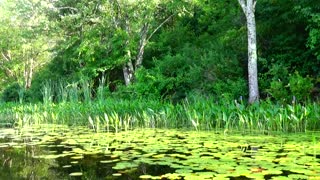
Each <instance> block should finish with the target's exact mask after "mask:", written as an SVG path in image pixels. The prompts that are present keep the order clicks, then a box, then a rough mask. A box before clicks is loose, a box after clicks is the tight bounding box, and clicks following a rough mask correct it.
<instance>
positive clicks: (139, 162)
mask: <svg viewBox="0 0 320 180" xmlns="http://www.w3.org/2000/svg"><path fill="white" fill-rule="evenodd" d="M314 139H316V140H314ZM319 139H320V133H318V132H313V133H310V134H308V133H300V134H287V135H284V134H277V133H274V134H271V133H270V134H269V135H261V134H259V135H255V134H252V133H250V134H243V132H239V133H237V132H232V133H228V135H226V134H225V133H224V132H218V131H215V132H212V131H196V132H195V131H185V130H184V131H181V130H173V129H170V130H165V129H135V130H130V131H121V132H117V133H116V132H99V133H96V132H93V131H91V130H90V129H88V128H86V127H78V126H76V127H67V126H65V127H63V126H60V127H59V128H54V127H53V126H49V125H45V126H39V127H38V126H35V127H33V128H31V127H28V128H24V129H20V131H16V130H8V129H0V154H1V156H0V162H1V163H2V164H3V166H0V179H3V178H8V177H13V178H17V179H19V178H20V179H21V178H27V177H28V174H30V173H34V175H35V177H37V178H40V179H41V178H45V177H49V176H50V177H54V178H55V179H66V178H68V177H69V176H83V177H90V178H93V179H99V178H100V179H103V178H107V179H108V178H109V179H112V178H118V177H119V178H120V177H121V178H124V179H126V178H131V179H137V178H140V179H229V178H230V179H232V178H252V179H308V178H309V179H312V178H315V177H320V156H319V152H320V150H319V147H320V142H319ZM18 162H19V163H18ZM22 162H24V163H22ZM31 167H33V168H31ZM44 167H46V168H44ZM6 168H9V169H12V171H7V170H6ZM22 169H24V170H23V171H22ZM41 169H42V170H41ZM43 169H45V170H43ZM14 171H15V172H14ZM10 172H14V174H15V175H13V174H12V173H11V174H8V173H10Z"/></svg>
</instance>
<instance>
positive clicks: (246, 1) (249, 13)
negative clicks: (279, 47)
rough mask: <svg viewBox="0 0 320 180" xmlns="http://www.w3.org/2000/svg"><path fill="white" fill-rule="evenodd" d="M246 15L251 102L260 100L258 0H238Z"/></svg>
mask: <svg viewBox="0 0 320 180" xmlns="http://www.w3.org/2000/svg"><path fill="white" fill-rule="evenodd" d="M238 2H239V3H240V5H241V8H242V10H243V12H244V14H245V15H246V19H247V28H248V80H249V103H250V104H251V103H253V102H255V101H258V100H259V87H258V67H257V58H258V57H257V37H256V21H255V15H254V13H255V6H256V0H238Z"/></svg>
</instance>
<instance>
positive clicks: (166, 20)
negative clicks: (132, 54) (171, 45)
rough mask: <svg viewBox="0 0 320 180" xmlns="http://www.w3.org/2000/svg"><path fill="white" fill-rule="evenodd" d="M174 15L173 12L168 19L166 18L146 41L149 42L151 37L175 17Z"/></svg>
mask: <svg viewBox="0 0 320 180" xmlns="http://www.w3.org/2000/svg"><path fill="white" fill-rule="evenodd" d="M173 15H174V14H171V15H170V16H169V17H167V19H165V20H164V21H163V22H162V23H161V24H160V25H159V26H158V27H157V28H156V29H155V30H154V31H153V32H152V33H151V34H150V36H149V37H148V38H147V41H146V42H148V41H149V40H150V39H151V37H152V36H153V35H154V34H155V33H156V32H157V31H158V30H159V29H160V28H161V27H162V26H163V25H164V24H165V23H166V22H168V21H169V19H170V18H172V17H173Z"/></svg>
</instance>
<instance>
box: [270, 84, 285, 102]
mask: <svg viewBox="0 0 320 180" xmlns="http://www.w3.org/2000/svg"><path fill="white" fill-rule="evenodd" d="M268 91H269V93H270V95H271V96H272V97H273V98H275V99H276V100H277V101H280V102H285V101H286V100H287V98H288V92H287V88H286V86H285V84H284V83H283V82H282V81H280V80H278V81H277V80H273V81H272V82H271V84H270V89H269V90H268Z"/></svg>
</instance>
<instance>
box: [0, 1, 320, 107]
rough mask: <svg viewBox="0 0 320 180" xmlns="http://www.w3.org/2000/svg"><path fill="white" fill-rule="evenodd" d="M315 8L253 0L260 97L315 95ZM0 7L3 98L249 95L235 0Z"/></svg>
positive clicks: (319, 68) (318, 35) (318, 63)
mask: <svg viewBox="0 0 320 180" xmlns="http://www.w3.org/2000/svg"><path fill="white" fill-rule="evenodd" d="M319 12H320V3H319V1H318V0H299V1H297V0H281V1H280V0H272V1H270V0H258V1H257V3H256V8H255V18H256V33H257V56H258V60H257V66H258V81H259V91H260V98H261V99H270V100H272V101H274V102H281V103H288V102H292V100H294V101H306V100H310V99H311V100H317V99H318V97H319V83H320V74H319V72H320V45H319V42H320V13H319ZM0 16H1V18H0V21H1V22H0V39H1V41H0V53H1V56H0V65H1V66H0V77H1V80H0V91H1V94H2V95H1V97H2V100H3V101H5V102H8V101H19V100H23V101H25V102H38V101H43V100H44V96H46V93H47V91H46V90H48V88H49V89H50V92H51V95H50V97H51V100H52V101H53V102H58V101H59V99H61V98H62V97H60V96H59V93H58V92H59V90H61V89H72V88H77V89H82V91H85V89H86V88H85V87H87V88H89V91H90V95H89V96H90V97H89V98H92V99H94V98H95V97H97V96H98V95H100V94H101V92H100V91H101V90H102V91H103V93H102V94H103V96H104V97H105V98H107V97H111V96H113V97H119V98H153V99H159V100H168V101H173V102H176V101H177V102H178V101H180V100H181V99H183V98H185V97H190V96H202V97H214V99H215V100H217V101H220V100H225V99H226V100H234V99H239V98H241V99H244V100H246V99H247V98H248V94H249V92H248V66H247V64H248V48H247V47H248V45H247V44H248V41H247V26H246V16H245V14H244V13H243V11H242V9H241V6H240V4H239V2H238V1H236V0H232V1H219V0H209V1H208V0H179V1H170V0H162V1H159V0H133V1H130V0H94V1H92V0H90V1H89V0H1V1H0ZM102 85H103V86H104V87H105V88H103V89H101V88H100V87H101V86H102ZM61 96H62V95H61ZM83 96H84V95H80V97H79V98H80V99H85V97H83Z"/></svg>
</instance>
